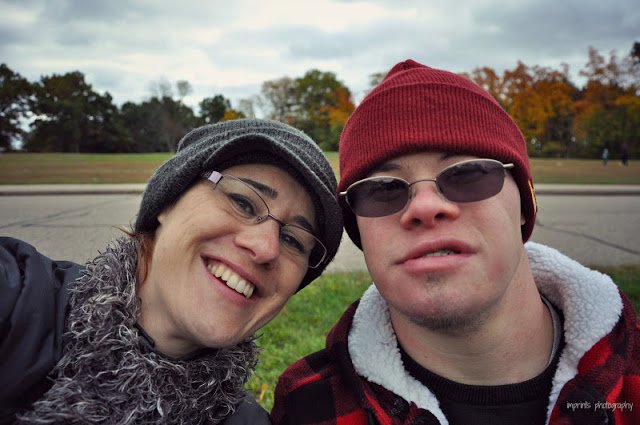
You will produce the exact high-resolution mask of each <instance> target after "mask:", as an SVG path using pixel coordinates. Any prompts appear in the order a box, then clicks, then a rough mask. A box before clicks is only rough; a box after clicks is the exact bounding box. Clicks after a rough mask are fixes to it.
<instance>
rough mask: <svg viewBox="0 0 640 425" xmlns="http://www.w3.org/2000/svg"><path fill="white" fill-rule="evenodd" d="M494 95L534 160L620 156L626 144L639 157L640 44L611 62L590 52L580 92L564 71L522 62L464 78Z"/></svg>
mask: <svg viewBox="0 0 640 425" xmlns="http://www.w3.org/2000/svg"><path fill="white" fill-rule="evenodd" d="M463 75H466V76H467V77H468V78H470V79H472V80H473V81H475V82H476V83H477V84H478V85H480V86H481V87H483V88H484V89H485V90H487V91H488V92H489V93H491V95H493V96H494V98H495V99H496V100H498V102H500V104H501V105H502V106H503V107H504V108H505V110H506V111H507V112H508V113H509V114H510V115H511V116H512V117H513V118H514V120H515V121H516V123H517V124H518V126H519V127H520V129H521V131H522V133H523V135H524V136H525V139H526V140H527V142H528V149H529V153H530V155H532V156H580V157H598V156H599V155H600V152H601V151H602V149H603V148H604V147H607V148H608V149H609V150H610V151H611V152H613V153H614V154H615V153H616V152H620V150H621V147H622V146H623V145H626V146H627V147H628V149H629V153H630V155H631V156H633V157H637V156H638V151H639V144H640V97H639V90H640V43H635V44H634V47H633V49H632V50H631V53H630V54H629V55H628V56H626V57H624V58H622V59H619V58H618V57H617V55H616V53H615V51H613V52H611V53H610V56H609V59H608V61H607V60H605V59H604V57H603V56H601V55H600V54H599V53H598V52H597V50H596V49H594V48H590V49H589V61H588V63H587V64H586V66H585V69H584V70H582V71H580V75H581V76H582V77H585V78H586V83H585V86H584V88H582V89H579V88H578V87H576V86H575V85H574V84H573V83H572V82H571V81H570V79H569V69H568V66H566V65H563V66H562V69H561V70H555V69H552V68H548V67H542V66H533V67H529V66H527V65H525V64H524V63H522V62H518V64H517V66H516V67H515V68H514V69H512V70H506V71H504V73H503V74H502V75H499V74H498V73H496V72H495V71H494V70H493V69H491V68H489V67H481V68H476V69H474V70H473V71H472V72H471V73H470V74H463Z"/></svg>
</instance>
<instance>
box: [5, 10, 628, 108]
mask: <svg viewBox="0 0 640 425" xmlns="http://www.w3.org/2000/svg"><path fill="white" fill-rule="evenodd" d="M634 41H640V5H639V3H638V0H609V1H604V0H379V1H376V0H366V1H348V0H345V1H338V0H315V1H304V0H272V1H270V0H257V1H252V0H228V1H219V0H211V1H204V0H203V1H195V0H180V1H176V0H171V1H169V0H101V1H98V0H0V62H4V63H6V64H7V65H8V66H9V67H10V68H11V69H12V70H13V71H15V72H18V73H20V74H21V75H22V76H24V77H25V78H27V79H29V80H30V81H37V80H39V79H40V77H41V76H43V75H51V74H53V73H57V74H62V73H66V72H70V71H75V70H78V71H80V72H82V73H83V74H84V75H85V78H86V80H87V82H88V83H89V84H91V85H92V86H93V89H94V90H95V91H97V92H99V93H104V92H109V93H110V94H111V95H112V96H113V98H114V101H115V103H116V104H122V103H123V102H125V101H129V100H130V101H133V102H141V101H143V100H144V99H145V98H148V97H150V96H151V89H150V87H151V84H152V83H153V82H154V81H155V82H157V81H161V80H165V81H169V82H171V83H175V82H176V81H178V80H187V81H189V82H190V83H191V85H192V86H193V93H192V94H191V95H190V96H189V97H188V98H186V99H185V102H186V103H187V104H190V105H191V106H194V107H195V105H197V103H198V102H199V101H200V100H201V99H203V98H204V97H210V96H214V95H216V94H222V95H224V96H225V97H226V98H228V99H230V100H231V101H232V104H233V106H237V102H238V100H240V99H242V98H248V97H250V96H253V95H258V94H260V86H261V84H262V82H264V81H267V80H273V79H278V78H281V77H283V76H288V77H291V78H296V77H301V76H302V75H304V73H305V72H306V71H308V70H310V69H319V70H321V71H330V72H334V73H335V74H336V76H337V78H338V79H339V80H340V81H342V82H343V83H344V84H345V85H346V86H347V87H349V89H351V91H352V93H353V94H354V97H355V100H356V102H358V101H359V100H360V99H361V97H362V93H363V92H364V91H365V90H366V89H367V88H368V86H369V76H370V74H372V73H374V72H385V71H387V70H388V69H389V68H390V67H391V66H393V65H394V64H395V63H397V62H399V61H401V60H404V59H407V58H412V59H415V60H417V61H419V62H422V63H424V64H427V65H430V66H433V67H437V68H444V69H448V70H450V71H453V72H469V71H471V70H473V69H474V68H476V67H480V66H489V67H492V68H494V69H495V70H497V71H499V72H502V71H503V70H504V69H513V68H514V67H515V66H516V65H517V62H518V61H519V60H520V61H522V62H524V63H525V64H527V65H543V66H550V67H552V68H556V69H560V66H561V64H562V63H566V64H568V65H569V69H570V72H571V74H572V76H574V78H573V80H574V82H575V83H577V84H578V85H580V81H579V79H578V77H577V76H578V71H579V70H580V69H582V68H583V67H584V64H585V63H586V62H587V59H588V48H589V46H593V47H595V48H596V49H598V51H599V52H600V53H601V54H604V55H605V56H608V52H609V51H611V50H616V51H617V52H618V54H619V56H624V55H627V54H628V53H629V51H630V50H631V46H632V44H633V42H634ZM195 109H196V112H198V110H197V108H195ZM258 114H259V111H258Z"/></svg>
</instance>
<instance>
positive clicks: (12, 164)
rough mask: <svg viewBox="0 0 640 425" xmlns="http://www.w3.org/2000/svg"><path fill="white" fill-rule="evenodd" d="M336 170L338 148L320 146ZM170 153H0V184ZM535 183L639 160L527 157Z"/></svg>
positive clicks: (112, 173) (147, 165) (88, 171)
mask: <svg viewBox="0 0 640 425" xmlns="http://www.w3.org/2000/svg"><path fill="white" fill-rule="evenodd" d="M325 155H326V156H327V159H328V160H329V162H330V163H331V165H332V166H333V169H334V171H335V172H336V175H338V174H339V167H338V153H337V152H326V153H325ZM170 157H171V154H170V153H152V154H69V153H0V184H45V183H145V182H146V181H147V180H148V179H149V177H150V176H151V175H152V174H153V172H154V171H155V170H156V168H158V167H159V166H160V165H161V164H162V163H163V162H164V161H166V160H167V159H169V158H170ZM531 168H532V171H533V175H534V180H535V182H536V183H562V184H640V161H631V162H630V163H629V166H627V167H623V166H622V165H621V164H620V162H617V161H609V165H608V166H606V167H605V166H603V165H602V163H601V161H599V160H586V159H539V158H533V159H532V160H531Z"/></svg>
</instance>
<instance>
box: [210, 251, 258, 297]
mask: <svg viewBox="0 0 640 425" xmlns="http://www.w3.org/2000/svg"><path fill="white" fill-rule="evenodd" d="M207 270H209V273H211V274H212V275H214V276H215V277H217V278H218V279H219V280H221V281H222V282H224V283H225V285H227V286H228V287H229V288H231V289H233V290H234V291H236V292H237V293H239V294H242V295H244V296H245V297H246V298H251V295H253V292H254V291H255V289H256V287H255V285H254V284H253V283H251V282H250V281H248V280H247V279H245V278H243V277H242V276H240V275H239V274H238V273H236V272H235V271H233V270H232V269H231V268H230V267H228V266H226V265H225V264H222V263H221V262H219V261H215V260H208V261H207Z"/></svg>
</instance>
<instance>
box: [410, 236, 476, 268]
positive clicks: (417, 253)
mask: <svg viewBox="0 0 640 425" xmlns="http://www.w3.org/2000/svg"><path fill="white" fill-rule="evenodd" d="M472 252H473V250H472V249H471V247H470V246H469V245H468V244H466V243H464V242H462V241H460V240H454V239H451V240H439V241H431V242H425V243H422V244H419V245H417V246H415V247H414V248H412V249H411V250H410V251H409V252H408V253H407V254H406V255H405V256H403V257H401V258H400V260H399V261H398V263H399V264H403V263H406V262H407V261H411V260H418V259H421V258H432V257H445V256H450V255H461V254H462V255H466V254H471V253H472Z"/></svg>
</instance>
